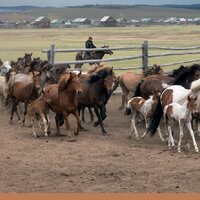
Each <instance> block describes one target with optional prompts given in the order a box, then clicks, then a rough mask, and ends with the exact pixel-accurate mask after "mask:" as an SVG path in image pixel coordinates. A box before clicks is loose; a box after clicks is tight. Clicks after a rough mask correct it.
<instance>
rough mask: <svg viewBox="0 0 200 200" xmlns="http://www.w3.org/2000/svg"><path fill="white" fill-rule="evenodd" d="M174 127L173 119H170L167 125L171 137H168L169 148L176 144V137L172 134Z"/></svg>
mask: <svg viewBox="0 0 200 200" xmlns="http://www.w3.org/2000/svg"><path fill="white" fill-rule="evenodd" d="M172 127H173V122H172V120H170V122H169V123H168V125H167V128H168V132H169V138H168V147H169V149H170V148H171V146H172V147H174V146H175V144H174V138H173V136H172Z"/></svg>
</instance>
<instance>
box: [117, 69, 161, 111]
mask: <svg viewBox="0 0 200 200" xmlns="http://www.w3.org/2000/svg"><path fill="white" fill-rule="evenodd" d="M152 74H158V75H162V74H163V70H162V68H161V67H160V66H159V65H153V66H152V67H148V68H147V69H145V70H144V71H143V73H142V74H138V73H135V72H125V73H124V74H121V75H120V77H119V84H120V87H121V89H122V93H123V94H122V105H121V106H120V107H119V110H122V109H123V108H124V106H125V104H127V102H128V95H129V93H130V92H135V89H136V86H137V85H138V84H139V83H140V82H141V80H142V78H144V77H147V76H149V75H152Z"/></svg>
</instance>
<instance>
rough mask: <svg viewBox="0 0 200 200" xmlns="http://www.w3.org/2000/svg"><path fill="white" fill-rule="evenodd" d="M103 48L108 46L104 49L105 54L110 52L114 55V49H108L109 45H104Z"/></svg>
mask: <svg viewBox="0 0 200 200" xmlns="http://www.w3.org/2000/svg"><path fill="white" fill-rule="evenodd" d="M101 48H106V50H103V52H104V54H109V55H112V54H113V51H112V50H110V49H107V48H109V45H104V46H102V47H101Z"/></svg>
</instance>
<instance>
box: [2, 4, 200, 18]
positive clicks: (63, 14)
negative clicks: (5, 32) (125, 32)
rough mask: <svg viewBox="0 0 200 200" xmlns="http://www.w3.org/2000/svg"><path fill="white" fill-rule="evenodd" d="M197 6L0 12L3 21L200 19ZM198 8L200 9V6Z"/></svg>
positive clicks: (92, 6)
mask: <svg viewBox="0 0 200 200" xmlns="http://www.w3.org/2000/svg"><path fill="white" fill-rule="evenodd" d="M194 7H195V6H192V5H189V6H182V7H181V6H176V5H163V6H149V5H134V6H127V5H120V6H119V5H95V6H94V5H86V6H80V7H62V8H57V7H46V8H41V7H34V6H20V7H0V10H2V9H4V11H5V10H6V9H7V10H9V13H8V12H0V19H1V20H13V21H18V20H25V19H26V20H30V21H31V20H34V19H36V18H37V17H39V16H47V17H48V18H49V19H74V18H77V17H80V18H82V17H87V18H90V19H99V18H102V17H103V16H107V15H109V16H112V17H114V18H129V19H141V18H144V17H154V18H167V17H187V18H195V17H199V10H198V9H193V8H194ZM196 8H200V4H199V5H198V6H197V5H196Z"/></svg>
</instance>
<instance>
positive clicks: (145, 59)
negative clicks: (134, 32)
mask: <svg viewBox="0 0 200 200" xmlns="http://www.w3.org/2000/svg"><path fill="white" fill-rule="evenodd" d="M142 67H143V68H142V69H143V70H144V69H145V68H147V67H148V41H144V43H143V44H142Z"/></svg>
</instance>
